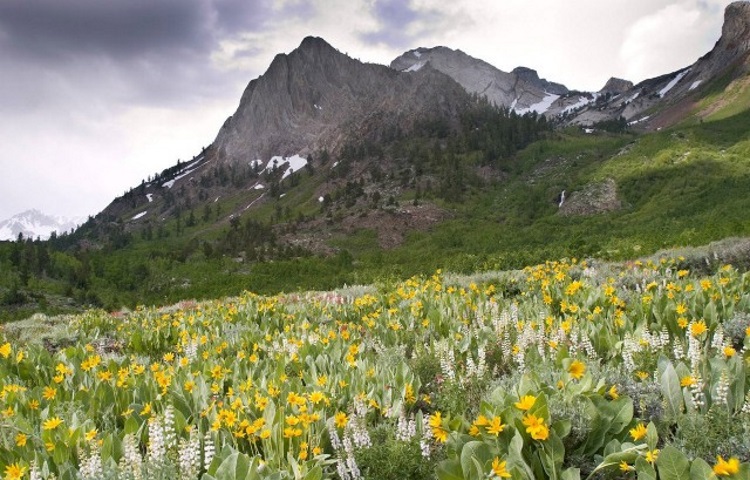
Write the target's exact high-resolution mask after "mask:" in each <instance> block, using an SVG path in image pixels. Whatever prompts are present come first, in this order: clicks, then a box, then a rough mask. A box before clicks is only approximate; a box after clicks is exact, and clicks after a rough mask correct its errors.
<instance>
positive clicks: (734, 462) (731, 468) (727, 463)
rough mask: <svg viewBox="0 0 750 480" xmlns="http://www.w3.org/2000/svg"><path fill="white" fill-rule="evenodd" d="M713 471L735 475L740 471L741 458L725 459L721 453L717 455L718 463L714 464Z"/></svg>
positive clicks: (724, 474)
mask: <svg viewBox="0 0 750 480" xmlns="http://www.w3.org/2000/svg"><path fill="white" fill-rule="evenodd" d="M713 471H714V473H715V474H716V475H721V476H724V477H728V476H730V475H734V474H735V473H737V472H739V471H740V460H739V459H738V458H736V457H732V458H730V459H729V460H724V459H723V458H722V457H721V455H719V456H718V457H716V465H714V468H713Z"/></svg>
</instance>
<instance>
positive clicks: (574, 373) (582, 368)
mask: <svg viewBox="0 0 750 480" xmlns="http://www.w3.org/2000/svg"><path fill="white" fill-rule="evenodd" d="M585 372H586V364H585V363H583V362H581V361H579V360H574V361H573V363H571V364H570V366H569V367H568V373H570V376H571V377H573V378H575V379H576V380H580V379H581V377H583V374H584V373H585Z"/></svg>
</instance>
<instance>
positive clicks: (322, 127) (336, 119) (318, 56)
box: [214, 37, 468, 163]
mask: <svg viewBox="0 0 750 480" xmlns="http://www.w3.org/2000/svg"><path fill="white" fill-rule="evenodd" d="M467 100H468V97H467V95H466V93H465V92H464V91H463V89H462V88H461V87H460V86H459V85H458V84H456V83H455V82H453V81H452V80H451V79H450V78H449V77H447V76H446V75H443V74H442V73H440V72H438V71H437V70H435V69H433V68H425V69H423V70H421V71H419V72H416V73H415V74H414V75H405V74H402V73H399V72H396V71H394V70H392V69H389V68H387V67H385V66H383V65H374V64H364V63H361V62H359V61H357V60H355V59H353V58H350V57H348V56H347V55H345V54H343V53H341V52H339V51H338V50H336V49H335V48H333V47H332V46H331V45H329V44H328V43H326V42H325V40H323V39H321V38H316V37H307V38H305V39H304V40H303V41H302V43H301V44H300V46H299V47H298V48H297V49H295V50H294V51H292V52H291V53H289V54H279V55H277V56H276V58H274V60H273V62H272V63H271V65H270V67H269V68H268V70H267V71H266V72H265V73H264V74H263V75H262V76H261V77H259V78H257V79H255V80H253V81H251V82H250V84H249V85H248V86H247V88H246V89H245V92H244V93H243V95H242V99H241V100H240V104H239V107H238V108H237V111H236V112H235V113H234V115H232V116H231V117H230V118H229V119H228V120H227V121H226V123H225V124H224V126H223V127H222V128H221V130H220V131H219V134H218V135H217V137H216V141H215V142H214V146H215V149H216V151H217V153H218V158H219V162H221V163H235V162H246V163H247V162H252V161H255V160H257V159H260V160H262V161H264V162H265V161H267V160H268V159H269V158H271V157H272V156H275V155H282V156H287V155H293V154H300V155H303V156H306V155H307V154H309V153H311V152H313V151H316V150H318V149H322V148H327V149H329V150H335V149H336V147H337V146H339V145H340V144H341V143H342V142H344V141H346V139H347V138H350V137H354V138H360V139H361V138H363V137H364V138H368V139H370V140H374V141H377V140H378V139H380V138H381V137H382V136H384V135H387V131H392V130H401V131H408V130H409V129H410V128H411V127H412V126H413V125H414V124H415V122H417V121H419V120H420V119H424V118H435V117H438V118H444V119H445V120H446V121H449V122H450V121H451V119H454V118H455V116H456V114H457V112H458V111H459V109H460V107H461V105H463V104H465V103H466V101H467Z"/></svg>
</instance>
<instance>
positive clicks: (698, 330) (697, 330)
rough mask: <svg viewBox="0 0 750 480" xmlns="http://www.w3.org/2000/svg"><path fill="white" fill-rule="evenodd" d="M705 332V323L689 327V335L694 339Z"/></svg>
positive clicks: (700, 322) (706, 328)
mask: <svg viewBox="0 0 750 480" xmlns="http://www.w3.org/2000/svg"><path fill="white" fill-rule="evenodd" d="M706 330H708V327H706V322H704V321H703V320H701V321H699V322H694V323H693V324H692V325H690V334H691V335H692V336H694V337H697V336H698V335H700V334H702V333H703V332H705V331H706Z"/></svg>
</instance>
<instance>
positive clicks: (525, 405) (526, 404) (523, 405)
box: [514, 395, 536, 411]
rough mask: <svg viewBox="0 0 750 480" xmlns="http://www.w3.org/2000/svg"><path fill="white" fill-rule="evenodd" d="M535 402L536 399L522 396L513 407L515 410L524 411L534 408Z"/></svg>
mask: <svg viewBox="0 0 750 480" xmlns="http://www.w3.org/2000/svg"><path fill="white" fill-rule="evenodd" d="M535 402H536V397H535V396H533V395H524V396H523V397H521V399H520V400H519V401H518V402H516V403H515V404H514V405H515V406H516V408H517V409H519V410H523V411H526V410H528V409H530V408H531V407H533V406H534V403H535Z"/></svg>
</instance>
